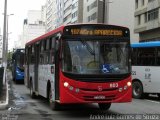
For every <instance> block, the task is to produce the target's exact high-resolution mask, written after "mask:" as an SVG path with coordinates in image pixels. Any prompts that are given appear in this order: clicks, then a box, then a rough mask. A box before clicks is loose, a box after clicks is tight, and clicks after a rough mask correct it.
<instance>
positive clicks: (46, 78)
mask: <svg viewBox="0 0 160 120" xmlns="http://www.w3.org/2000/svg"><path fill="white" fill-rule="evenodd" d="M54 66H55V65H54V64H50V65H49V64H48V65H39V74H38V75H39V76H38V80H39V81H38V82H39V86H38V93H39V95H41V96H43V97H47V83H48V82H50V84H51V89H52V92H53V93H52V94H53V95H55V93H54V92H55V91H54V81H55V74H54V71H55V70H53V71H52V72H51V69H52V68H54ZM53 100H55V97H54V96H53Z"/></svg>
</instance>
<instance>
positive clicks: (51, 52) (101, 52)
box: [25, 24, 132, 110]
mask: <svg viewBox="0 0 160 120" xmlns="http://www.w3.org/2000/svg"><path fill="white" fill-rule="evenodd" d="M25 84H26V86H28V87H29V88H30V94H31V97H35V96H37V95H41V96H43V97H46V98H48V101H49V103H50V106H51V108H52V109H55V110H56V109H59V107H60V105H63V104H71V103H98V105H99V108H100V109H103V110H108V109H109V108H110V106H111V103H121V102H130V101H131V99H132V88H131V58H130V32H129V29H128V28H125V27H120V26H113V25H105V24H74V25H66V26H61V27H59V28H57V29H55V30H53V31H51V32H49V33H46V34H44V35H42V36H40V37H38V38H36V39H34V40H32V41H30V42H28V43H27V44H26V46H25Z"/></svg>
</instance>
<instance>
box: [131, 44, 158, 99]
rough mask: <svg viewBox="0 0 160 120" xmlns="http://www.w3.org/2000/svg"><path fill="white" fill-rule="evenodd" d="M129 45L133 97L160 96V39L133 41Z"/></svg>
mask: <svg viewBox="0 0 160 120" xmlns="http://www.w3.org/2000/svg"><path fill="white" fill-rule="evenodd" d="M131 47H132V79H133V80H132V85H133V86H132V87H133V97H134V98H142V97H144V96H146V95H148V94H157V95H158V97H160V85H159V84H160V81H159V78H160V76H159V75H160V41H155V42H141V43H134V44H132V45H131Z"/></svg>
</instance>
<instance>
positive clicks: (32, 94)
mask: <svg viewBox="0 0 160 120" xmlns="http://www.w3.org/2000/svg"><path fill="white" fill-rule="evenodd" d="M30 96H31V98H33V99H34V98H36V95H35V93H34V92H33V85H32V82H30Z"/></svg>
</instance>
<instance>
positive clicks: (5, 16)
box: [2, 0, 7, 66]
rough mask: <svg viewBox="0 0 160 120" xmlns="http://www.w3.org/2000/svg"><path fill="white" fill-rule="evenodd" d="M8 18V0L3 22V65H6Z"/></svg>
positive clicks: (5, 4) (5, 5) (5, 3)
mask: <svg viewBox="0 0 160 120" xmlns="http://www.w3.org/2000/svg"><path fill="white" fill-rule="evenodd" d="M6 19H7V0H5V2H4V24H3V54H2V59H3V60H2V62H3V65H4V66H6V49H5V48H6V27H7V26H6Z"/></svg>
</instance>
